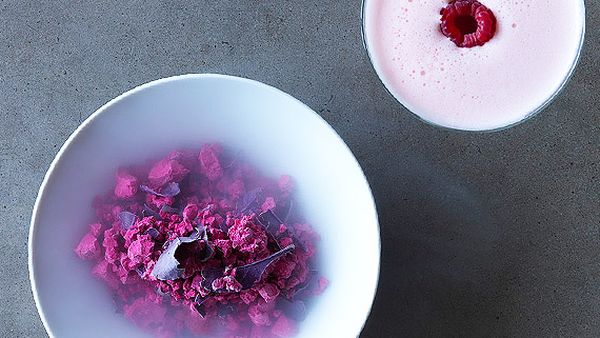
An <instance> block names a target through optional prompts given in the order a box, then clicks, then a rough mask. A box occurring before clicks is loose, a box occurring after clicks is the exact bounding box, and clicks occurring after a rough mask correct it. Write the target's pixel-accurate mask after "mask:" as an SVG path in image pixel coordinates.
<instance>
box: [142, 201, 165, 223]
mask: <svg viewBox="0 0 600 338" xmlns="http://www.w3.org/2000/svg"><path fill="white" fill-rule="evenodd" d="M142 213H143V214H144V215H148V216H153V217H154V218H155V219H156V220H157V221H160V220H162V217H160V214H159V213H158V212H156V211H154V209H152V208H150V206H149V205H148V204H146V203H144V209H143V210H142Z"/></svg>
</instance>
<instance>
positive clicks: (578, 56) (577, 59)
mask: <svg viewBox="0 0 600 338" xmlns="http://www.w3.org/2000/svg"><path fill="white" fill-rule="evenodd" d="M372 1H374V0H361V5H360V34H361V40H362V45H363V49H364V51H365V53H366V54H367V58H368V59H369V64H370V65H371V69H373V71H374V72H375V74H376V75H377V78H378V79H379V82H380V83H381V84H382V85H383V88H384V89H385V91H386V92H387V93H388V95H390V96H391V97H392V98H393V99H394V100H395V101H396V102H398V103H399V104H400V106H402V107H403V108H404V109H406V110H407V111H408V112H409V113H410V114H409V115H411V116H412V117H414V118H416V119H417V120H419V121H421V122H423V123H425V124H427V125H430V126H433V127H435V128H439V129H441V130H444V131H451V132H456V133H462V134H491V133H495V132H499V131H504V130H506V129H510V128H512V127H515V126H517V125H520V124H522V123H524V122H526V121H529V120H531V119H533V118H534V117H535V116H537V115H538V114H539V113H541V112H542V111H543V110H545V109H546V108H548V106H549V105H550V104H552V103H553V102H554V101H555V100H556V99H557V98H558V97H559V96H560V94H561V93H562V92H563V90H564V89H565V87H566V86H567V84H568V83H569V82H571V79H572V78H573V74H574V73H575V70H576V68H577V66H578V65H579V62H580V59H581V54H582V51H583V48H584V46H585V44H584V42H585V34H586V31H587V30H586V23H587V18H586V7H585V1H584V0H580V1H581V20H582V23H581V25H582V26H581V36H580V38H579V44H578V46H577V53H576V55H575V59H574V60H573V63H572V64H571V68H570V69H569V71H568V72H567V74H565V77H564V78H563V79H562V82H561V83H560V85H559V86H558V87H557V88H556V90H555V91H554V92H553V93H552V94H550V95H549V96H548V97H547V98H546V100H544V101H543V102H542V103H541V104H540V105H539V106H538V107H537V108H535V109H533V110H532V111H530V112H529V113H527V115H525V116H524V117H523V118H522V119H520V120H519V121H515V122H512V123H509V124H507V125H504V126H499V127H495V128H490V129H461V128H456V127H450V126H445V125H443V124H439V123H436V122H433V121H429V120H427V119H426V118H424V117H422V116H421V115H419V114H417V113H416V112H414V111H413V110H412V109H410V108H408V106H407V105H406V104H405V103H404V102H403V100H401V99H400V98H399V97H397V96H396V95H395V94H393V93H392V90H391V89H390V88H389V87H388V85H387V84H386V83H385V82H384V80H383V77H382V76H381V74H380V72H379V70H378V69H377V67H376V66H375V60H374V57H373V55H372V54H373V53H372V52H371V49H370V48H369V43H368V42H367V33H366V30H367V27H366V20H365V14H366V11H367V2H369V3H371V2H372Z"/></svg>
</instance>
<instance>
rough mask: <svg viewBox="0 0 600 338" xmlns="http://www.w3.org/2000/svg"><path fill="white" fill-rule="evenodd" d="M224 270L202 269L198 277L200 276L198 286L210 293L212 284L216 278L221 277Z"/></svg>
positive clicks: (214, 268) (215, 268)
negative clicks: (200, 279)
mask: <svg viewBox="0 0 600 338" xmlns="http://www.w3.org/2000/svg"><path fill="white" fill-rule="evenodd" d="M223 272H224V270H223V269H222V268H217V267H208V268H204V269H202V271H201V272H200V275H201V276H202V282H200V286H202V287H203V288H204V289H206V290H210V291H212V283H213V282H214V281H215V279H217V278H221V277H223Z"/></svg>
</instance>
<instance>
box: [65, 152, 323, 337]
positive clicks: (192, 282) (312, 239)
mask: <svg viewBox="0 0 600 338" xmlns="http://www.w3.org/2000/svg"><path fill="white" fill-rule="evenodd" d="M115 178H116V182H115V186H114V189H112V192H111V193H109V194H108V195H106V196H102V197H97V198H96V199H95V201H94V203H93V206H94V208H95V210H96V216H97V220H96V222H94V223H93V224H91V225H90V226H89V231H88V232H87V233H86V234H85V235H84V236H83V238H82V239H81V241H80V242H79V244H78V245H77V246H76V248H75V253H76V254H77V256H79V257H80V258H81V259H85V260H90V261H93V262H94V265H93V267H92V274H93V275H94V276H95V277H97V278H99V279H101V280H103V281H104V282H105V283H106V285H107V286H108V287H109V288H110V290H111V291H112V292H113V295H114V301H115V305H116V306H117V307H118V308H117V310H118V311H120V312H122V313H123V314H124V316H125V317H126V318H127V319H129V320H130V321H131V322H132V323H134V324H135V325H137V326H138V327H139V328H141V329H143V330H145V331H147V332H150V333H152V334H153V335H155V336H156V337H163V338H173V337H179V336H188V335H195V336H199V337H231V338H233V337H261V338H265V337H266V338H268V337H292V336H294V335H295V334H296V333H297V332H298V322H299V321H301V320H303V319H304V317H305V316H306V303H309V302H310V301H311V298H313V297H314V296H316V295H318V294H320V293H321V292H323V290H324V289H325V288H326V287H327V283H328V282H327V279H325V278H324V277H322V276H320V275H319V273H318V272H317V271H316V260H315V255H316V244H317V242H318V240H319V236H318V234H317V233H316V232H315V231H313V229H312V228H311V227H310V226H309V225H308V224H306V223H304V222H302V221H301V220H300V219H299V218H298V217H297V215H296V213H295V212H294V209H293V203H292V199H291V196H292V194H293V190H294V184H293V180H292V178H291V177H289V176H281V177H280V178H279V179H278V180H271V179H268V178H265V177H262V176H261V175H259V174H258V173H257V171H256V170H254V169H253V168H252V167H250V166H249V165H248V164H246V163H244V162H242V161H241V160H240V159H238V158H229V157H228V156H227V155H226V153H225V151H224V150H223V148H222V147H221V146H220V145H216V144H208V145H204V146H203V147H201V149H200V150H199V151H198V152H193V151H173V152H171V153H170V154H168V155H167V156H166V157H164V158H162V159H160V160H159V161H157V162H155V163H152V164H151V165H146V164H142V165H138V166H131V167H128V168H120V169H119V170H117V173H116V176H115Z"/></svg>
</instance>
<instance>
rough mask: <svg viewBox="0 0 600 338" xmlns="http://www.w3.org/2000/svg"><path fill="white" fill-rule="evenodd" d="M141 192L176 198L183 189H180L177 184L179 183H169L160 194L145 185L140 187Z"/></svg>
mask: <svg viewBox="0 0 600 338" xmlns="http://www.w3.org/2000/svg"><path fill="white" fill-rule="evenodd" d="M140 190H141V191H143V192H146V193H148V194H152V195H156V196H161V197H174V196H177V195H178V194H179V193H180V192H181V189H180V188H179V183H177V182H171V183H167V184H166V185H165V186H164V187H163V188H162V189H161V190H160V192H158V191H156V190H154V189H152V188H150V187H149V186H147V185H145V184H141V185H140Z"/></svg>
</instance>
